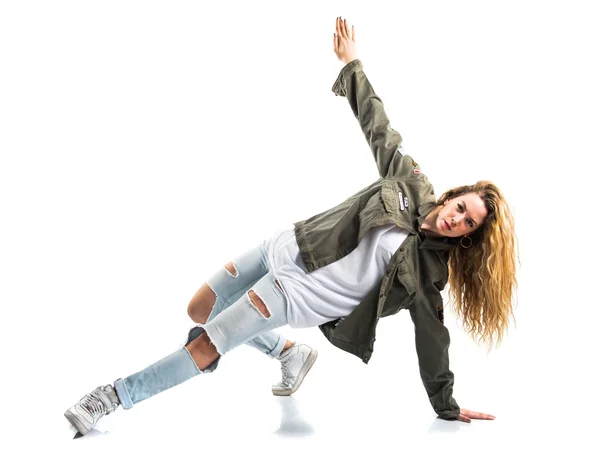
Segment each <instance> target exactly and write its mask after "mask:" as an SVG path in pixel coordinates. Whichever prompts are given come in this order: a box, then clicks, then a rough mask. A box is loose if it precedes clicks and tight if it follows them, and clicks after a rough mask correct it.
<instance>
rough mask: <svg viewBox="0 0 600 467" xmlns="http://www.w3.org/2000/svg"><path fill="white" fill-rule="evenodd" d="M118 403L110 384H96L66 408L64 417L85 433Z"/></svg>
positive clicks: (112, 410)
mask: <svg viewBox="0 0 600 467" xmlns="http://www.w3.org/2000/svg"><path fill="white" fill-rule="evenodd" d="M119 405H120V402H119V398H118V396H117V393H116V392H115V389H114V387H113V386H112V385H110V384H108V385H106V386H98V387H97V388H96V389H94V390H93V391H92V392H90V393H89V394H86V395H85V396H84V397H83V398H82V399H81V400H80V401H79V402H78V403H77V404H75V405H74V406H73V407H71V408H70V409H68V410H67V411H66V412H65V417H67V420H69V422H70V423H71V425H73V426H74V427H75V429H76V430H77V431H79V433H81V434H82V435H86V434H88V433H89V431H90V430H91V429H92V428H93V427H94V425H96V423H97V422H98V420H100V419H101V418H102V417H103V416H104V415H108V414H110V413H112V412H114V411H115V409H116V408H117V407H118V406H119Z"/></svg>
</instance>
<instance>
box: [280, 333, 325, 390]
mask: <svg viewBox="0 0 600 467" xmlns="http://www.w3.org/2000/svg"><path fill="white" fill-rule="evenodd" d="M317 355H318V352H317V351H316V350H314V349H311V348H310V347H309V346H308V345H305V344H294V345H293V346H292V347H290V348H289V349H288V350H286V351H285V352H283V353H282V354H281V355H280V356H279V357H277V359H278V360H279V361H280V362H281V382H280V383H278V384H276V385H274V386H273V394H275V395H276V396H289V395H290V394H293V393H294V392H296V391H297V390H298V388H299V387H300V385H301V384H302V380H303V379H304V377H305V376H306V373H308V370H310V368H311V367H312V366H313V363H315V360H316V359H317Z"/></svg>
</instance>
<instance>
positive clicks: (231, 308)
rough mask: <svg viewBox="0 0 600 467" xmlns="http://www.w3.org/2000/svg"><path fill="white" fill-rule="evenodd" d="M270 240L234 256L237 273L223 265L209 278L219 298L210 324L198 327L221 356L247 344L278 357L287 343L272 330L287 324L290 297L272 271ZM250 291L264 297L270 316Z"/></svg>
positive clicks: (207, 321)
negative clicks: (251, 296) (259, 305)
mask: <svg viewBox="0 0 600 467" xmlns="http://www.w3.org/2000/svg"><path fill="white" fill-rule="evenodd" d="M270 243H271V241H270V240H265V241H264V242H262V243H261V244H260V245H259V246H258V247H256V248H254V249H252V250H250V251H248V252H246V253H245V254H243V255H241V256H240V257H238V258H236V259H234V260H233V266H234V268H235V271H236V272H235V274H232V273H230V272H229V271H228V270H227V269H226V268H223V269H222V270H220V271H218V272H217V273H216V274H215V275H213V276H212V277H211V278H210V279H209V280H208V281H207V284H208V286H209V287H210V288H211V289H212V291H213V292H214V293H215V295H216V297H217V300H216V302H215V305H214V307H213V309H212V311H211V312H210V314H209V316H208V319H207V320H206V324H199V325H198V326H197V327H198V328H202V329H204V331H206V333H207V334H208V337H209V338H210V340H211V342H212V343H213V345H214V346H215V347H216V349H217V352H218V353H219V355H225V354H226V353H227V352H229V351H230V350H232V349H234V348H235V347H237V346H238V345H240V344H246V343H247V344H248V345H250V346H252V347H254V348H256V349H258V350H260V351H261V352H263V353H267V354H269V355H271V356H277V355H279V354H280V353H281V350H282V349H283V347H284V345H285V341H286V339H285V338H284V337H282V336H280V335H279V334H277V333H275V332H272V330H273V329H276V328H278V327H281V326H284V325H286V324H287V311H286V310H287V299H286V297H285V295H284V293H283V291H282V290H281V288H280V286H279V284H278V283H277V282H276V280H275V277H274V276H273V272H272V271H270V270H269V260H268V253H269V245H270ZM249 290H252V291H253V292H254V293H255V294H256V295H257V296H258V297H259V298H260V300H262V302H263V303H264V305H265V306H266V309H267V313H268V315H269V316H268V317H267V316H265V315H263V314H262V313H261V312H260V311H259V310H258V309H257V307H256V306H255V305H254V304H253V303H252V301H251V300H250V297H249V295H248V293H247V292H248V291H249ZM190 332H191V333H193V332H194V329H192V331H190Z"/></svg>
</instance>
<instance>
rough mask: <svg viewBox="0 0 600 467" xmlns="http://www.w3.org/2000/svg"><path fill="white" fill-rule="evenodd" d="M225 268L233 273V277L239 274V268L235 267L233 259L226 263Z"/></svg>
mask: <svg viewBox="0 0 600 467" xmlns="http://www.w3.org/2000/svg"><path fill="white" fill-rule="evenodd" d="M225 269H227V272H228V273H229V274H231V275H232V276H233V277H237V275H238V272H237V269H236V268H235V266H234V265H233V263H232V262H231V261H230V262H229V263H227V264H226V265H225Z"/></svg>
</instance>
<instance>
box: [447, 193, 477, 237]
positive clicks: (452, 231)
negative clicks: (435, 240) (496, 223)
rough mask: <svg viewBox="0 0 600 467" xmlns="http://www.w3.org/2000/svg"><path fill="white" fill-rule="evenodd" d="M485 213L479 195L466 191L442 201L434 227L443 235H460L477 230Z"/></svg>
mask: <svg viewBox="0 0 600 467" xmlns="http://www.w3.org/2000/svg"><path fill="white" fill-rule="evenodd" d="M487 214H488V213H487V209H486V208H485V204H484V203H483V200H482V199H481V198H480V197H479V195H478V194H476V193H467V194H466V195H462V196H458V197H456V198H452V199H447V200H446V201H445V202H444V204H443V206H442V209H441V210H440V211H439V212H438V215H437V218H436V220H435V227H436V229H437V231H438V233H439V234H440V235H443V236H444V237H461V236H463V235H467V234H469V233H471V232H474V231H475V230H477V228H478V227H480V226H481V225H482V224H483V221H484V220H485V217H486V216H487Z"/></svg>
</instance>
